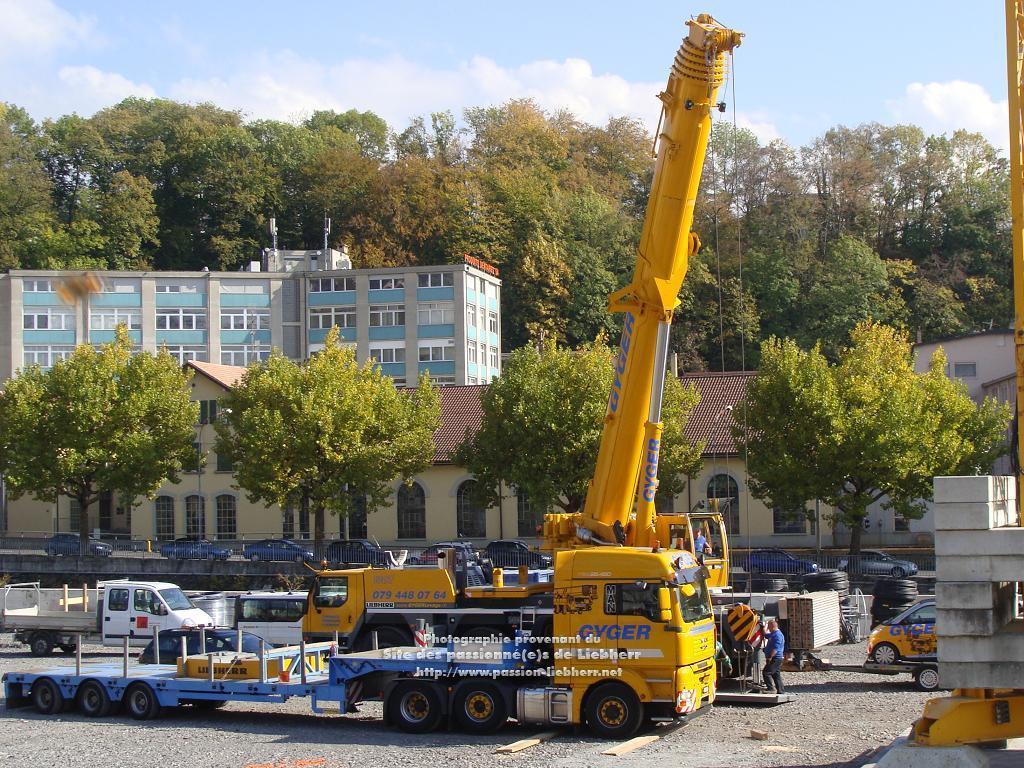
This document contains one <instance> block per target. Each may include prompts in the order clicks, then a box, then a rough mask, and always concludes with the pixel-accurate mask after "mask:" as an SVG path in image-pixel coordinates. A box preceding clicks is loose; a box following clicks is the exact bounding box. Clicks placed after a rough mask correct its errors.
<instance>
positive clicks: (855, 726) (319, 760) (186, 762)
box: [0, 635, 929, 768]
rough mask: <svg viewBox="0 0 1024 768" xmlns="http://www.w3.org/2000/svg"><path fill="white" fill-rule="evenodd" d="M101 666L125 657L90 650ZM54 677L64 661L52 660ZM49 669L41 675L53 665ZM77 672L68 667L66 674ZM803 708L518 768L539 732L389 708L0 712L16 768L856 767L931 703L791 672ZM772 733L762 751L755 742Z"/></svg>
mask: <svg viewBox="0 0 1024 768" xmlns="http://www.w3.org/2000/svg"><path fill="white" fill-rule="evenodd" d="M84 650H85V656H86V659H87V660H93V661H116V660H117V659H118V658H119V654H118V653H116V652H114V653H111V652H110V651H109V650H108V649H103V648H100V647H96V646H86V647H85V649H84ZM864 652H865V651H864V644H859V645H852V646H836V647H833V648H829V649H826V652H825V653H823V654H822V655H823V656H825V657H826V658H829V659H831V660H832V661H833V662H834V663H836V664H859V663H861V662H862V661H863V659H864ZM40 661H41V660H39V659H35V658H33V657H31V656H30V655H28V653H27V652H26V651H25V650H24V646H21V645H17V644H15V643H14V642H13V638H12V637H11V636H10V635H0V672H8V671H12V670H28V669H33V668H38V667H39V666H40ZM52 661H54V662H56V663H58V664H60V663H62V662H63V658H62V657H61V656H60V655H57V656H54V657H53V660H52ZM48 663H49V660H47V661H44V662H43V664H44V665H45V664H48ZM72 663H73V662H72ZM784 675H785V680H786V685H787V687H788V689H789V690H790V691H792V692H793V693H795V694H796V701H794V702H791V703H788V704H783V705H780V706H776V707H771V708H751V707H716V708H714V709H713V710H711V711H709V712H708V714H706V715H705V716H703V717H700V718H698V719H697V720H695V721H694V722H692V723H690V724H689V725H688V726H686V727H684V728H675V729H664V728H659V729H656V730H654V731H653V733H664V738H662V739H661V740H659V741H657V742H655V743H654V744H652V745H649V746H646V747H644V748H642V749H640V750H637V751H636V752H633V753H631V754H628V755H625V756H622V757H610V756H604V755H601V754H600V752H601V751H602V750H603V749H606V748H607V747H608V746H609V744H608V743H607V742H602V741H599V740H597V739H594V738H592V737H591V736H589V734H587V733H586V732H580V733H572V732H571V731H566V732H565V733H564V735H562V736H560V737H558V738H556V739H553V740H552V741H550V742H546V743H544V744H541V745H539V746H536V747H532V748H530V749H527V750H525V751H523V752H520V753H518V754H515V755H495V754H494V750H495V749H496V748H497V747H498V746H500V745H502V744H507V743H510V742H512V741H515V740H517V739H521V738H527V737H528V736H531V735H533V734H534V733H537V732H538V731H541V730H543V729H541V728H537V727H522V726H516V725H512V724H510V725H509V726H507V727H506V728H505V729H503V730H502V731H501V732H500V733H498V734H496V735H494V736H484V737H475V736H474V737H468V736H465V735H463V734H458V733H447V732H437V733H434V734H431V735H429V736H409V735H406V734H402V733H399V732H397V731H393V730H391V729H386V728H384V726H383V725H382V724H381V722H380V717H381V705H380V704H379V703H368V704H365V705H363V706H362V708H361V711H360V714H358V715H348V716H344V717H341V716H338V715H320V716H318V715H313V714H311V713H310V712H309V709H308V705H307V704H306V703H305V702H304V701H302V700H295V701H291V702H288V703H287V704H283V705H256V704H242V703H231V704H229V705H228V706H227V707H225V708H224V709H221V710H218V711H214V712H205V713H202V714H201V715H200V714H196V713H192V712H189V711H187V710H183V711H180V712H174V713H172V714H170V715H167V716H165V717H163V718H161V719H158V720H154V721H149V722H146V723H137V722H136V721H133V720H131V719H129V718H127V717H126V716H124V715H117V716H113V717H110V718H105V719H102V720H91V719H87V718H85V717H82V716H81V715H78V714H76V713H74V712H70V713H67V714H64V715H58V716H51V717H44V716H40V715H37V714H36V713H35V712H34V710H32V709H31V708H19V709H15V710H7V709H3V710H0V764H5V765H11V766H18V768H36V767H37V766H38V767H39V768H43V767H45V768H52V766H54V765H80V766H90V767H95V768H119V767H120V766H125V767H126V768H127V767H128V766H131V768H138V766H140V765H142V766H147V765H157V766H160V768H197V766H217V767H218V768H220V767H221V766H223V767H224V768H342V767H344V768H348V767H349V766H351V767H352V768H367V766H370V767H374V768H375V767H376V766H387V767H388V768H394V767H396V766H422V765H435V766H440V765H445V766H450V767H451V768H457V767H461V766H466V767H467V768H468V767H469V766H472V767H473V768H479V766H482V765H498V766H503V767H504V766H507V767H508V768H519V767H520V766H522V767H523V768H526V767H527V766H531V767H532V766H559V767H560V768H588V767H589V766H602V765H608V766H613V765H614V766H631V767H632V766H636V767H637V768H639V766H641V765H650V764H652V762H653V761H658V760H666V761H670V764H673V765H675V764H680V763H682V762H684V761H685V764H686V766H687V768H719V767H721V768H725V767H726V766H758V767H760V766H789V767H793V768H795V767H797V766H800V767H803V766H808V767H809V766H833V767H834V768H839V767H840V766H847V765H849V766H856V765H860V764H861V763H862V762H863V760H862V759H858V758H860V757H861V756H863V755H864V754H865V753H867V752H868V751H870V750H872V749H874V748H875V747H878V746H880V745H882V744H886V743H888V742H889V741H890V740H892V739H893V738H894V737H895V736H898V735H899V734H900V733H902V732H903V731H905V730H906V729H907V728H908V727H909V726H910V725H911V723H912V722H913V721H914V719H915V718H916V717H917V716H918V715H919V714H920V712H921V710H922V706H923V704H924V702H925V700H926V699H927V698H928V697H929V696H928V694H923V693H919V692H917V691H915V690H914V689H913V687H912V684H911V683H910V679H909V676H907V675H900V676H897V677H881V676H876V675H864V674H857V673H852V672H846V673H844V672H821V673H817V672H805V673H784ZM751 729H757V730H764V731H768V732H769V734H770V736H769V739H768V740H767V741H754V740H752V739H750V738H749V734H750V730H751Z"/></svg>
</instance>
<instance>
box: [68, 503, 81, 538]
mask: <svg viewBox="0 0 1024 768" xmlns="http://www.w3.org/2000/svg"><path fill="white" fill-rule="evenodd" d="M81 522H82V505H81V504H79V503H78V499H70V503H69V504H68V530H70V531H71V532H72V533H78V531H79V525H80V524H81Z"/></svg>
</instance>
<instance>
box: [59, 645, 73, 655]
mask: <svg viewBox="0 0 1024 768" xmlns="http://www.w3.org/2000/svg"><path fill="white" fill-rule="evenodd" d="M60 649H61V650H62V651H63V652H64V653H66V654H68V655H69V656H70V655H72V654H73V653H74V652H75V646H73V645H67V644H66V643H61V646H60Z"/></svg>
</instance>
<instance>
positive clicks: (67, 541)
mask: <svg viewBox="0 0 1024 768" xmlns="http://www.w3.org/2000/svg"><path fill="white" fill-rule="evenodd" d="M88 547H89V548H88V550H87V551H86V553H85V554H87V555H97V556H99V557H110V555H111V554H112V553H113V551H114V548H113V547H112V546H110V545H109V544H107V543H106V542H103V541H97V540H96V539H89V544H88ZM45 549H46V554H48V555H80V554H82V539H81V537H79V535H78V534H77V533H56V534H54V535H53V536H51V537H50V538H49V539H47V541H46V547H45Z"/></svg>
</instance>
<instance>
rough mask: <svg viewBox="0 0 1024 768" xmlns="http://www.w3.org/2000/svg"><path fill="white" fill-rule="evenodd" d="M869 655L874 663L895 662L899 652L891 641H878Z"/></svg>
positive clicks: (898, 658) (897, 659)
mask: <svg viewBox="0 0 1024 768" xmlns="http://www.w3.org/2000/svg"><path fill="white" fill-rule="evenodd" d="M871 655H872V657H873V658H874V660H875V663H876V664H895V663H896V662H898V661H899V660H900V652H899V651H898V650H897V649H896V646H895V645H893V644H892V643H879V644H878V645H876V646H875V650H874V651H872V653H871Z"/></svg>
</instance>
